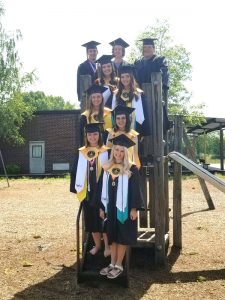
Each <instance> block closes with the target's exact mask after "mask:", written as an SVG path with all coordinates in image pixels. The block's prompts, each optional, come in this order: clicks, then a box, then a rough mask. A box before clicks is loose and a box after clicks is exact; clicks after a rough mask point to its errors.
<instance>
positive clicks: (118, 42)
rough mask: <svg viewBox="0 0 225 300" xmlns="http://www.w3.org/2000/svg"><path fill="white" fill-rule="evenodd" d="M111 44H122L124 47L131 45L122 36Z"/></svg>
mask: <svg viewBox="0 0 225 300" xmlns="http://www.w3.org/2000/svg"><path fill="white" fill-rule="evenodd" d="M109 44H110V45H111V46H116V45H119V46H122V47H124V48H127V47H129V46H130V45H129V44H127V42H125V41H124V40H123V39H121V38H118V39H116V40H114V41H112V42H111V43H109Z"/></svg>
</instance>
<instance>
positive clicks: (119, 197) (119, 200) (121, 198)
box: [101, 171, 129, 212]
mask: <svg viewBox="0 0 225 300" xmlns="http://www.w3.org/2000/svg"><path fill="white" fill-rule="evenodd" d="M128 179H129V178H128V175H127V174H123V175H120V176H118V186H117V194H116V207H117V208H118V209H119V210H120V211H122V212H124V211H125V208H126V207H127V204H128V203H127V196H128ZM108 182H109V173H108V172H107V171H104V174H103V182H102V194H101V202H102V204H103V205H104V207H105V212H107V206H108V203H109V192H108Z"/></svg>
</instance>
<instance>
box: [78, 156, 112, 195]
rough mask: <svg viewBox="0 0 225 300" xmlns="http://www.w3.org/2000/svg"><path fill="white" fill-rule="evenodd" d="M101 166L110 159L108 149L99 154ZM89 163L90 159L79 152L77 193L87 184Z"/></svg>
mask: <svg viewBox="0 0 225 300" xmlns="http://www.w3.org/2000/svg"><path fill="white" fill-rule="evenodd" d="M98 159H99V163H100V167H102V165H104V164H105V163H106V162H107V160H108V151H104V152H102V153H100V154H99V156H98ZM87 165H88V160H87V159H86V158H85V157H84V155H83V154H82V153H81V152H79V158H78V164H77V173H76V182H75V189H76V191H77V193H79V192H81V191H82V190H83V188H84V185H85V179H86V175H87Z"/></svg>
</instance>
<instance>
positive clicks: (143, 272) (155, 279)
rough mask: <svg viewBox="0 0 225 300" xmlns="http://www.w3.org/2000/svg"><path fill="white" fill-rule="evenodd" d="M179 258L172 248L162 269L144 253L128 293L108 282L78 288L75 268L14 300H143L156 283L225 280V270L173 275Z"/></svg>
mask: <svg viewBox="0 0 225 300" xmlns="http://www.w3.org/2000/svg"><path fill="white" fill-rule="evenodd" d="M148 254H149V253H148ZM179 254H180V251H179V250H178V249H176V248H174V247H172V248H171V251H170V253H169V255H168V257H167V263H166V266H165V267H164V268H160V269H159V268H158V269H155V268H154V265H153V263H152V262H153V256H152V255H151V256H148V255H147V252H146V253H144V255H143V252H142V255H141V257H139V258H138V257H136V258H135V257H134V259H135V261H136V262H135V267H133V266H132V264H134V262H133V263H132V264H131V269H130V288H128V289H126V288H124V287H122V286H120V285H119V284H118V283H117V284H115V283H113V282H108V281H104V282H102V281H101V282H98V281H92V282H85V283H82V284H79V285H77V283H76V264H75V265H73V266H71V267H64V268H63V269H62V270H61V271H60V272H59V273H57V274H56V275H55V276H53V277H51V278H49V279H47V280H45V281H43V282H40V283H38V284H36V285H33V286H30V287H28V288H26V289H25V290H23V291H21V292H19V293H17V294H15V296H14V297H13V298H11V300H18V299H26V300H38V299H44V300H49V299H54V300H55V299H60V300H61V299H62V300H70V299H71V300H72V299H98V300H101V299H104V300H105V299H140V298H141V297H142V296H143V295H144V294H145V293H146V291H147V290H149V288H150V287H151V285H152V284H154V283H158V284H170V283H188V282H196V281H198V278H199V276H201V278H203V279H204V281H213V280H220V279H224V278H225V269H220V270H204V271H196V272H177V273H176V272H175V273H172V272H171V268H172V266H173V265H174V264H175V262H176V260H177V259H178V257H179ZM135 255H137V253H136V254H135ZM135 255H134V256H135ZM149 257H150V258H149Z"/></svg>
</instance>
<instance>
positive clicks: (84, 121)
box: [79, 115, 87, 147]
mask: <svg viewBox="0 0 225 300" xmlns="http://www.w3.org/2000/svg"><path fill="white" fill-rule="evenodd" d="M86 124H87V117H86V116H84V115H81V116H80V132H79V145H80V147H82V146H84V145H85V142H84V128H85V126H86Z"/></svg>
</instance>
